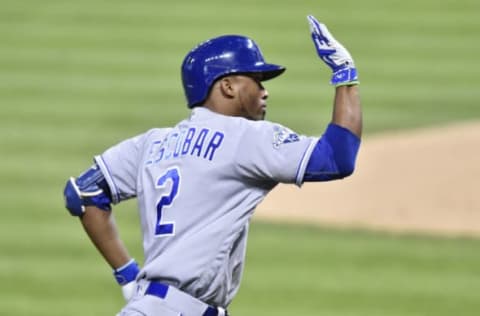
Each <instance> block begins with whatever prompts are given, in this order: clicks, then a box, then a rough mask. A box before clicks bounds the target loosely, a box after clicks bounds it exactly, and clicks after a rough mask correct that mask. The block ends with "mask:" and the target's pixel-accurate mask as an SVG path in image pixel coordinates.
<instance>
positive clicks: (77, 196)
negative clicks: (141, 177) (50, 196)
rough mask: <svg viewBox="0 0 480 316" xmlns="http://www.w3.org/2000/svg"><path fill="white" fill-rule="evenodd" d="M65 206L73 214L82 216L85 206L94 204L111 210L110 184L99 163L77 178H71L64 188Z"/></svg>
mask: <svg viewBox="0 0 480 316" xmlns="http://www.w3.org/2000/svg"><path fill="white" fill-rule="evenodd" d="M63 195H64V197H65V207H66V208H67V210H68V211H69V212H70V214H72V215H73V216H81V215H82V214H83V213H84V212H85V206H89V205H94V206H96V207H98V208H100V209H102V210H105V211H110V210H111V206H110V204H111V198H110V190H109V188H108V184H107V182H106V180H105V178H104V177H103V174H102V172H101V171H100V169H99V168H98V166H97V165H93V166H92V167H91V168H90V169H88V170H87V171H85V172H84V173H83V174H81V175H80V176H79V177H78V178H77V179H74V178H70V179H69V180H68V181H67V184H66V185H65V189H64V190H63Z"/></svg>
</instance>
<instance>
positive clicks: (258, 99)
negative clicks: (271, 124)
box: [237, 74, 268, 121]
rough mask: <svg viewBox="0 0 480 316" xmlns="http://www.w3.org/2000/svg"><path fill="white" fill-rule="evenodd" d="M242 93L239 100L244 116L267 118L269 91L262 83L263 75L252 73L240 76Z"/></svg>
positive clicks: (255, 119) (252, 118)
mask: <svg viewBox="0 0 480 316" xmlns="http://www.w3.org/2000/svg"><path fill="white" fill-rule="evenodd" d="M237 78H238V83H239V84H240V93H239V94H238V102H239V106H240V111H241V113H242V116H243V117H245V118H248V119H250V120H254V121H259V120H263V119H264V118H265V114H266V108H267V98H268V91H267V90H265V88H264V87H263V85H262V83H261V81H260V80H261V75H258V74H251V75H242V76H238V77H237Z"/></svg>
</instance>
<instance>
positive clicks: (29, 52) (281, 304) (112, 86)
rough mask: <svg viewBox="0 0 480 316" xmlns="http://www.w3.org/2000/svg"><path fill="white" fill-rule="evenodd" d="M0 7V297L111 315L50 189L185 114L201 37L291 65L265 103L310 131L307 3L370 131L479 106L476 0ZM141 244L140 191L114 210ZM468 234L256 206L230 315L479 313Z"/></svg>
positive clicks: (57, 191) (53, 309)
mask: <svg viewBox="0 0 480 316" xmlns="http://www.w3.org/2000/svg"><path fill="white" fill-rule="evenodd" d="M1 7H2V9H1V10H0V132H1V133H0V135H2V136H1V137H0V159H1V164H0V185H1V188H2V190H1V191H2V192H1V194H0V196H1V198H2V207H1V212H0V314H1V315H15V316H23V315H25V316H26V315H29V316H31V315H49V316H52V315H69V316H75V315H78V316H80V315H82V316H84V315H114V314H115V312H117V311H118V310H119V309H120V307H121V306H122V298H121V294H120V292H119V289H118V287H117V285H116V284H115V282H114V280H113V277H112V276H111V272H110V269H109V268H108V267H107V265H106V264H105V263H104V262H103V261H102V259H101V258H100V256H99V255H98V254H97V253H96V251H95V250H94V249H93V246H91V245H90V243H89V241H88V239H87V237H86V236H85V235H84V234H83V232H82V230H81V227H80V225H79V223H78V221H77V220H76V219H74V218H72V217H70V216H69V215H68V214H67V212H66V211H65V210H64V209H63V200H62V194H61V193H62V189H63V185H64V182H65V180H66V179H67V177H68V176H70V175H77V174H78V173H80V172H81V171H83V170H84V169H85V168H86V167H88V166H89V165H90V163H91V157H92V156H93V155H94V154H97V153H100V152H101V151H103V150H104V149H105V148H106V147H108V146H110V145H112V144H114V143H116V142H118V141H120V140H121V139H123V138H126V137H129V136H132V135H135V134H138V133H141V132H143V131H145V130H146V129H149V128H150V127H152V126H163V125H169V124H172V123H174V122H176V121H178V120H180V119H181V118H183V117H184V116H185V115H187V114H188V111H187V109H186V107H185V106H184V104H185V101H184V98H183V94H182V90H181V84H180V78H179V65H180V63H181V61H182V59H183V56H184V55H185V53H186V52H187V51H188V50H189V49H190V48H192V47H193V46H194V45H195V44H196V43H197V42H199V41H202V40H204V39H206V38H209V37H212V36H217V35H220V34H225V33H241V34H246V35H249V36H251V37H253V38H254V39H255V40H256V41H257V42H258V43H259V44H260V46H261V47H262V50H263V52H264V55H265V56H266V59H267V60H269V61H271V62H274V63H279V64H283V65H285V66H287V68H288V70H287V73H286V74H285V75H284V76H282V77H280V78H278V79H276V80H274V81H272V82H268V83H266V87H267V89H268V90H269V92H270V102H269V114H268V116H269V119H271V120H274V121H279V122H282V123H283V124H285V125H287V126H289V127H291V128H293V129H295V130H297V131H299V132H302V133H308V134H320V133H321V132H322V131H323V129H324V127H325V125H326V123H327V122H328V121H329V118H330V111H331V103H332V101H331V99H332V96H333V89H332V88H331V87H330V86H329V85H328V84H327V82H328V79H329V71H328V70H327V68H326V67H325V66H323V64H322V63H321V62H320V61H319V60H318V59H317V57H316V56H315V52H314V48H313V45H312V43H311V41H310V37H309V32H308V25H307V22H306V20H305V16H306V14H310V13H312V14H314V15H316V16H317V17H318V18H319V19H321V20H323V21H325V22H326V23H327V25H329V27H330V29H331V30H332V32H333V33H334V34H335V35H336V36H337V37H338V39H340V40H341V41H342V42H343V43H344V44H345V46H347V47H348V48H349V50H350V51H351V53H352V55H353V56H354V57H355V60H356V63H357V66H358V69H359V74H360V79H361V82H362V85H361V91H362V102H363V106H364V114H365V131H366V134H367V137H368V135H371V134H373V133H377V132H381V131H384V130H386V129H407V128H415V127H421V126H427V125H441V124H446V123H449V122H456V121H462V120H470V119H479V118H480V107H479V106H478V100H479V99H480V89H478V85H479V83H480V79H479V77H478V73H480V64H479V63H478V61H477V55H478V51H479V48H480V42H479V41H478V34H479V31H480V24H479V23H478V22H477V20H478V18H477V15H478V11H479V10H480V3H479V2H478V1H473V0H458V1H453V0H449V1H441V2H438V1H433V0H425V1H415V2H408V1H379V0H366V1H353V0H348V1H343V2H330V3H318V2H317V3H313V2H312V1H306V0H301V1H295V2H293V1H292V2H288V3H282V2H280V1H273V0H265V1H253V0H246V1H237V2H235V3H228V6H227V5H226V4H225V3H224V2H220V1H212V0H207V1H192V0H189V1H181V2H179V1H177V2H175V3H163V2H159V1H152V0H150V1H141V2H140V1H135V2H133V1H92V0H86V1H81V2H78V1H77V2H74V1H54V0H45V1H42V2H41V3H40V2H37V1H28V0H27V1H12V0H3V1H2V2H1ZM117 211H118V212H117V219H118V222H119V225H120V227H121V232H122V236H123V237H124V239H125V241H126V243H127V244H128V245H129V247H130V249H131V252H132V253H133V254H134V255H135V257H136V258H137V259H139V260H140V261H141V260H142V253H141V246H140V241H139V236H140V232H139V228H138V223H137V219H136V212H135V204H134V203H133V202H128V203H126V204H124V205H121V206H119V207H118V209H117ZM479 246H480V240H469V239H447V238H440V237H439V238H432V237H419V236H417V237H411V236H410V237H409V236H393V235H389V234H381V233H369V232H361V231H336V230H330V229H327V228H324V229H320V228H313V227H301V226H283V225H273V224H267V223H261V222H254V223H253V225H252V231H251V236H250V239H249V249H248V260H247V266H246V271H245V276H244V282H243V284H242V287H241V289H240V293H239V295H238V298H237V300H236V301H235V302H234V303H233V305H232V307H231V312H232V314H233V315H234V316H238V315H240V316H241V315H244V316H246V315H261V316H270V315H272V316H281V315H304V316H310V315H312V316H313V315H328V316H350V315H352V316H361V315H365V316H367V315H368V316H372V315H389V316H390V315H419V316H420V315H422V316H423V315H435V316H441V315H462V316H465V315H477V314H478V310H480V294H479V293H480V270H479V268H478V267H479V266H480V254H479V252H478V251H477V250H478V249H479Z"/></svg>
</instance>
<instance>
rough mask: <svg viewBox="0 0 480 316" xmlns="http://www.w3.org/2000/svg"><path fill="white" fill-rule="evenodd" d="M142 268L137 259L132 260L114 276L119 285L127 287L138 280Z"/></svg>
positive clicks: (115, 271)
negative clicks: (126, 285)
mask: <svg viewBox="0 0 480 316" xmlns="http://www.w3.org/2000/svg"><path fill="white" fill-rule="evenodd" d="M139 272H140V268H139V266H138V264H137V262H136V261H135V259H132V260H130V261H129V262H127V263H126V264H125V265H124V266H122V267H120V268H118V269H116V270H114V271H113V276H114V277H115V279H116V280H117V283H118V284H119V285H122V286H123V285H125V284H127V283H130V282H132V281H133V280H135V279H136V278H137V275H138V273H139Z"/></svg>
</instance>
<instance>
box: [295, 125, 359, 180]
mask: <svg viewBox="0 0 480 316" xmlns="http://www.w3.org/2000/svg"><path fill="white" fill-rule="evenodd" d="M359 148H360V139H359V138H358V137H357V136H356V135H355V134H353V133H352V132H351V131H349V130H348V129H346V128H344V127H341V126H339V125H336V124H333V123H330V124H329V125H328V127H327V130H326V131H325V134H323V136H322V137H321V138H320V140H319V141H318V142H317V144H316V145H315V148H314V150H313V152H312V155H311V156H310V160H309V162H308V165H307V168H306V170H305V176H304V179H303V181H305V182H313V181H329V180H335V179H341V178H345V177H347V176H349V175H351V174H352V173H353V170H354V169H355V161H356V159H357V153H358V149H359Z"/></svg>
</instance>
